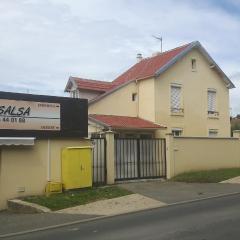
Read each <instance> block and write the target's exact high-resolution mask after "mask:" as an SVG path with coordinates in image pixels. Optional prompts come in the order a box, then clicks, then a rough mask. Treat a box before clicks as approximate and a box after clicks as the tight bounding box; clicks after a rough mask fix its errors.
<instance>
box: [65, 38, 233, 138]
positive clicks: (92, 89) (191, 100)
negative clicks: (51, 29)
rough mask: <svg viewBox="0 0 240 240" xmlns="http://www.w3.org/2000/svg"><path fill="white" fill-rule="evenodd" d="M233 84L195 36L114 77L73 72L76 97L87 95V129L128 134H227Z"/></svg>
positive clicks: (71, 85) (72, 91) (72, 88)
mask: <svg viewBox="0 0 240 240" xmlns="http://www.w3.org/2000/svg"><path fill="white" fill-rule="evenodd" d="M231 88H234V85H233V83H232V82H231V81H230V79H229V78H228V77H227V76H226V75H225V73H224V72H223V71H222V70H221V69H220V67H219V66H218V65H217V64H216V62H215V61H214V60H213V59H212V58H211V57H210V55H209V54H208V53H207V51H206V50H205V49H204V48H203V47H202V45H201V44H200V43H199V42H198V41H196V42H192V43H189V44H186V45H184V46H180V47H178V48H175V49H172V50H169V51H166V52H163V53H156V54H154V55H153V56H152V57H148V58H142V57H141V55H140V54H139V55H138V62H137V63H136V64H135V65H133V66H132V67H131V68H129V69H128V70H127V71H126V72H124V73H123V74H121V75H120V76H118V77H117V78H116V79H115V80H113V81H112V82H106V81H95V80H89V79H82V78H77V77H70V78H69V81H68V83H67V86H66V88H65V91H66V92H70V95H71V96H72V97H81V98H88V100H89V132H90V133H92V134H101V133H103V132H104V131H106V130H109V129H110V130H114V131H115V132H116V135H119V136H124V137H142V138H149V137H154V136H155V137H159V136H160V137H161V136H164V134H165V133H166V132H172V133H173V134H174V135H175V136H200V137H201V136H202V137H206V136H209V137H229V136H230V116H229V89H231Z"/></svg>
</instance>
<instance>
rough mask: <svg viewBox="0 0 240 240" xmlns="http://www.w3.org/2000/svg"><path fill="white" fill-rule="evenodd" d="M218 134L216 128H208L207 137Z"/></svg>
mask: <svg viewBox="0 0 240 240" xmlns="http://www.w3.org/2000/svg"><path fill="white" fill-rule="evenodd" d="M217 135H218V130H217V129H209V131H208V136H209V137H217Z"/></svg>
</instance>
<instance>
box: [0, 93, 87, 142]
mask: <svg viewBox="0 0 240 240" xmlns="http://www.w3.org/2000/svg"><path fill="white" fill-rule="evenodd" d="M0 136H1V137H41V138H49V137H87V136H88V102H87V100H86V99H78V98H67V97H53V96H44V95H32V94H22V93H10V92H0Z"/></svg>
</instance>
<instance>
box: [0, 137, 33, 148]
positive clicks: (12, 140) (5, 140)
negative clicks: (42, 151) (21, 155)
mask: <svg viewBox="0 0 240 240" xmlns="http://www.w3.org/2000/svg"><path fill="white" fill-rule="evenodd" d="M34 140H35V138H34V137H22V138H21V137H0V146H12V145H13V146H34Z"/></svg>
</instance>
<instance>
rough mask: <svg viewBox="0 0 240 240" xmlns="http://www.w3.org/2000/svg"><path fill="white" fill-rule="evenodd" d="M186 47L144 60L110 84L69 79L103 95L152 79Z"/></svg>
mask: <svg viewBox="0 0 240 240" xmlns="http://www.w3.org/2000/svg"><path fill="white" fill-rule="evenodd" d="M188 46H189V44H186V45H184V46H181V47H178V48H174V49H172V50H169V51H166V52H163V53H161V54H158V55H156V56H154V57H149V58H144V59H143V60H141V61H140V62H138V63H136V64H135V65H133V66H132V67H131V68H130V69H128V70H127V71H126V72H124V73H123V74H121V75H120V76H118V77H117V78H116V79H115V80H114V81H112V82H106V81H97V80H91V79H84V78H77V77H71V79H72V80H74V81H75V82H76V84H77V86H78V88H79V89H88V90H95V91H100V92H103V93H105V92H108V91H110V90H112V89H114V88H116V87H118V86H120V85H122V84H124V83H126V82H129V81H131V80H138V79H144V78H147V77H153V76H154V75H155V74H156V72H157V70H159V69H160V68H161V67H163V66H164V65H166V64H167V63H168V62H169V61H170V60H171V59H173V58H174V57H176V56H177V55H178V54H179V53H181V52H182V51H183V50H184V49H186V48H187V47H188Z"/></svg>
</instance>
